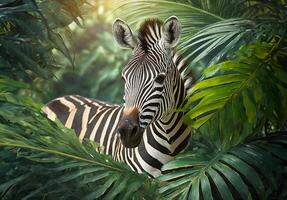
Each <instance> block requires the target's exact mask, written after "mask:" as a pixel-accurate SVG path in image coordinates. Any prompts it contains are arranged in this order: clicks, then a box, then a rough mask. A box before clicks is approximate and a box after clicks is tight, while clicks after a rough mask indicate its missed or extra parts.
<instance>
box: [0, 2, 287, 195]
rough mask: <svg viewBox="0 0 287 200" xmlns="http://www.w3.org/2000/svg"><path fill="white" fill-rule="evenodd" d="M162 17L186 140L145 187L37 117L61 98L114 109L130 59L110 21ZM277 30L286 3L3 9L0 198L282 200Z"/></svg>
mask: <svg viewBox="0 0 287 200" xmlns="http://www.w3.org/2000/svg"><path fill="white" fill-rule="evenodd" d="M170 15H176V16H177V17H178V18H179V20H180V21H181V23H182V36H181V41H180V44H179V45H178V51H179V52H181V53H182V54H183V55H184V56H185V57H186V58H187V60H188V62H189V63H190V64H189V67H190V69H191V70H192V71H193V72H194V75H195V78H196V82H195V84H194V86H193V88H192V89H191V91H189V93H188V96H187V100H188V101H187V103H186V104H185V105H184V106H183V107H182V108H181V109H180V110H179V112H182V111H184V112H186V115H185V118H184V120H185V122H186V123H187V124H189V125H190V126H192V127H193V129H194V131H193V137H192V139H191V141H190V145H189V147H188V148H187V149H186V151H185V152H184V153H182V154H180V155H178V156H176V158H175V159H174V160H172V161H170V162H169V163H167V164H166V165H164V167H163V175H162V176H160V177H158V178H156V179H150V178H148V177H147V176H146V175H144V174H136V173H134V172H132V171H131V170H130V169H129V168H128V167H127V166H126V165H125V164H123V163H118V162H115V161H113V160H112V159H111V158H110V157H109V156H106V155H102V154H99V153H98V152H97V150H98V149H99V148H100V147H99V146H98V145H97V144H95V143H93V142H90V141H88V140H85V141H83V142H82V143H81V142H80V141H79V140H78V139H77V137H76V136H75V134H74V132H73V131H72V130H68V129H66V128H65V127H64V126H63V125H62V124H61V123H59V122H57V121H56V122H51V121H49V120H47V119H46V117H45V115H44V114H43V113H41V111H40V109H41V107H42V106H43V104H44V103H46V102H48V101H49V100H51V99H53V98H56V97H59V96H62V95H65V94H79V95H82V96H85V97H91V98H97V99H100V100H104V101H109V102H113V103H122V102H123V100H122V95H123V83H122V81H121V79H120V77H121V76H120V73H121V69H122V68H123V66H124V65H125V63H126V62H127V60H128V58H129V55H130V53H131V52H130V51H128V50H122V49H119V48H118V47H117V45H116V44H115V42H114V40H113V37H112V33H111V26H112V23H113V21H114V20H115V18H117V17H120V18H122V19H124V20H126V21H127V22H128V23H129V24H131V26H132V27H133V30H134V31H135V30H136V28H137V27H138V25H139V23H140V22H141V21H142V20H144V19H146V18H147V17H157V18H160V19H162V20H164V19H166V18H167V17H169V16H170ZM286 29H287V5H286V2H285V0H277V1H273V0H261V1H259V0H257V1H256V0H239V1H238V0H228V1H227V0H213V1H209V0H177V1H169V0H138V1H136V0H121V1H115V0H94V1H93V0H89V1H88V0H1V1H0V199H13V200H14V199H194V200H195V199H224V200H225V199H226V200H229V199H274V200H275V199H276V200H277V199H287V182H286V180H287V179H286V178H287V175H286V173H287V168H286V164H287V135H286V129H287V68H286V63H287V59H286V55H287V45H286V44H287V37H286Z"/></svg>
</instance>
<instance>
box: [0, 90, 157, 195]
mask: <svg viewBox="0 0 287 200" xmlns="http://www.w3.org/2000/svg"><path fill="white" fill-rule="evenodd" d="M0 101H1V104H0V108H1V109H0V141H1V142H0V163H1V164H0V166H1V167H0V173H1V180H0V194H1V193H3V195H4V196H5V198H8V199H15V198H16V199H20V198H21V199H30V198H37V199H39V198H43V197H44V196H45V197H48V198H54V199H59V198H61V199H103V198H106V199H115V198H122V197H125V198H127V199H130V198H131V197H133V198H135V199H141V198H147V199H151V198H153V197H154V195H156V192H155V189H156V187H155V186H156V182H155V181H153V180H151V179H149V178H148V177H147V176H146V175H143V174H142V175H139V174H137V173H135V172H133V171H131V170H130V169H129V167H128V166H127V165H125V164H123V163H119V162H116V161H114V160H113V159H112V158H110V157H109V156H107V155H103V154H99V152H98V151H100V147H99V146H97V145H96V144H95V143H93V142H89V141H85V142H84V143H81V142H80V141H79V139H78V138H77V136H76V135H75V134H74V132H73V131H72V130H69V129H66V128H65V127H63V125H61V124H60V122H57V123H54V122H51V121H49V120H48V119H47V118H46V117H45V116H44V115H42V114H41V113H39V111H38V109H39V107H40V105H37V104H34V103H33V104H32V101H31V99H24V100H22V101H19V99H14V98H13V97H12V96H11V95H9V94H2V95H1V99H0ZM27 105H29V106H30V107H27ZM2 107H5V109H2ZM15 116H17V117H15ZM27 183H29V184H27ZM123 183H126V185H133V187H132V192H130V189H129V187H125V186H126V185H124V186H123V185H122V184H123ZM71 188H73V189H72V190H71Z"/></svg>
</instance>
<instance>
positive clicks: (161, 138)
mask: <svg viewBox="0 0 287 200" xmlns="http://www.w3.org/2000/svg"><path fill="white" fill-rule="evenodd" d="M180 32H181V25H180V22H179V20H178V18H177V17H175V16H171V17H169V18H168V19H166V20H165V21H164V22H163V21H161V20H159V19H147V20H145V21H143V22H142V23H141V25H140V28H139V30H138V35H137V36H135V35H134V34H133V32H132V31H131V29H130V27H129V25H128V24H127V23H126V22H124V21H123V20H121V19H116V21H115V22H114V24H113V35H114V38H115V41H116V42H117V43H118V45H119V46H120V47H122V48H129V49H132V52H133V54H132V56H131V58H130V60H129V61H128V63H127V65H126V66H125V67H124V68H123V70H122V79H123V80H124V85H125V90H124V92H125V94H124V97H123V99H124V104H123V105H116V104H109V103H105V102H102V101H99V100H96V99H90V98H85V97H82V96H79V95H68V96H63V97H60V98H57V99H54V100H52V101H50V102H48V103H47V104H46V105H45V106H44V107H43V109H42V110H43V111H44V112H45V113H46V114H47V116H48V118H49V119H51V120H55V119H56V118H57V119H59V120H60V121H61V122H62V123H63V124H64V125H65V126H66V127H68V128H72V129H74V130H75V132H76V133H77V135H78V137H79V139H80V140H83V139H84V138H88V139H90V140H93V141H95V142H97V143H99V144H100V145H101V146H102V147H103V148H102V152H103V153H105V154H109V155H111V156H112V157H113V159H115V160H117V161H122V162H124V163H126V164H127V165H129V166H130V168H131V169H132V170H134V171H136V172H138V173H147V174H148V175H149V176H151V177H157V176H159V175H160V174H161V167H162V166H163V164H165V163H167V162H168V161H169V160H171V159H172V158H173V157H174V156H175V155H177V154H178V153H180V152H181V151H183V150H184V149H185V147H186V146H187V144H188V142H189V138H190V137H191V132H192V130H191V128H190V127H189V126H187V125H185V124H184V123H183V115H184V113H183V112H178V111H176V109H177V108H179V107H180V106H181V105H182V104H183V103H184V101H185V97H186V94H187V91H188V89H190V88H191V85H192V82H193V76H192V74H191V72H190V70H188V69H187V64H186V63H187V62H186V61H185V59H184V58H183V57H182V56H180V55H179V54H178V53H177V52H176V51H175V50H174V49H175V46H176V45H177V43H178V41H179V38H180Z"/></svg>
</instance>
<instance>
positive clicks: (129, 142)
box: [118, 108, 143, 148]
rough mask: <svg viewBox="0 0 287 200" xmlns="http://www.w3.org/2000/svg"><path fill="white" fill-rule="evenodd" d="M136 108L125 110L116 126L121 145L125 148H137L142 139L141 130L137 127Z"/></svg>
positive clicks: (137, 116)
mask: <svg viewBox="0 0 287 200" xmlns="http://www.w3.org/2000/svg"><path fill="white" fill-rule="evenodd" d="M138 113H139V112H138V109H137V108H132V109H129V108H125V109H124V111H123V115H122V119H121V120H120V122H119V124H118V133H119V134H120V139H121V141H122V144H123V145H124V146H125V147H127V148H134V147H137V146H138V145H139V144H140V142H141V139H142V135H143V129H142V128H141V127H140V126H139V115H138Z"/></svg>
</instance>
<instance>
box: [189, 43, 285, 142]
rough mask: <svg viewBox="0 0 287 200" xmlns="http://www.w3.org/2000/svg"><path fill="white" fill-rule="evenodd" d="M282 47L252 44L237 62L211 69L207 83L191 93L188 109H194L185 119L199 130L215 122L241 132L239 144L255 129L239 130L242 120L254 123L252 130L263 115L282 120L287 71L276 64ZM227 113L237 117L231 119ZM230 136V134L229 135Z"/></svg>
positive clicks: (206, 78) (197, 86)
mask: <svg viewBox="0 0 287 200" xmlns="http://www.w3.org/2000/svg"><path fill="white" fill-rule="evenodd" d="M280 48H281V47H278V43H271V44H267V43H265V44H264V43H263V44H262V43H259V44H251V45H248V46H245V47H243V48H242V49H241V50H240V51H239V52H238V53H237V58H235V59H234V60H230V61H226V62H223V63H220V64H217V65H213V66H210V67H209V68H207V69H206V70H205V71H204V74H203V80H201V81H200V82H198V83H197V84H196V85H195V86H194V87H193V88H192V89H191V91H190V93H189V96H188V103H187V104H186V105H185V109H189V108H190V106H192V107H191V109H190V110H189V111H188V113H187V114H186V116H185V120H186V122H187V123H189V124H191V125H192V126H193V127H195V128H199V127H201V126H202V125H203V124H205V123H206V122H209V121H211V122H210V123H213V125H212V126H213V127H218V128H219V129H218V130H222V129H225V130H226V131H232V132H233V133H235V132H237V131H238V134H239V133H240V135H237V136H238V137H240V138H241V139H240V140H239V138H238V137H236V139H234V140H235V141H237V142H239V141H241V140H242V139H244V138H245V137H246V135H244V134H243V133H242V131H243V132H248V131H252V130H251V129H248V128H247V127H246V126H245V127H242V128H239V124H238V123H237V122H238V121H240V123H243V122H246V123H245V125H246V124H250V126H249V127H250V128H251V127H256V124H258V123H259V124H260V123H261V122H262V116H265V117H266V116H269V117H270V118H272V116H274V115H275V116H277V120H279V121H280V117H278V116H279V113H280V112H281V111H280V109H281V108H283V107H284V105H283V104H284V100H283V99H286V89H287V87H286V86H287V85H286V80H287V72H286V69H284V68H283V67H282V66H281V65H278V64H276V63H277V62H276V61H274V58H276V57H277V56H278V55H279V54H281V53H282V52H285V50H283V49H280ZM280 52H281V53H280ZM278 99H282V101H278ZM224 113H229V114H230V113H233V115H232V116H230V115H229V117H227V115H225V114H224ZM226 117H227V118H226ZM275 118H276V117H275ZM216 123H217V124H218V125H215V124H216ZM224 127H225V128H224ZM228 127H230V129H228ZM235 127H237V128H235ZM232 129H233V130H232ZM223 135H225V134H223ZM226 135H230V134H227V132H226Z"/></svg>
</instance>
